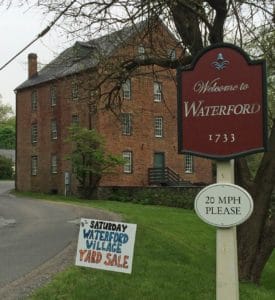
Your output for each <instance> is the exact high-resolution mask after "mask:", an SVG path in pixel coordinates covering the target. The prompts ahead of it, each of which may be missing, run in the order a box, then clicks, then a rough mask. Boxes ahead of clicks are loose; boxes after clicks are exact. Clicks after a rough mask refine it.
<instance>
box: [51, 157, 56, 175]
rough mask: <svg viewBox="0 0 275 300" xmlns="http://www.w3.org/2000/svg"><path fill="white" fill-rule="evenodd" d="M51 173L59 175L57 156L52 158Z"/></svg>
mask: <svg viewBox="0 0 275 300" xmlns="http://www.w3.org/2000/svg"><path fill="white" fill-rule="evenodd" d="M51 173H52V174H57V155H55V154H53V155H52V157H51Z"/></svg>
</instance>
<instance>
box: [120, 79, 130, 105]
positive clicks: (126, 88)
mask: <svg viewBox="0 0 275 300" xmlns="http://www.w3.org/2000/svg"><path fill="white" fill-rule="evenodd" d="M122 97H123V99H127V100H130V99H131V81H130V79H127V80H126V81H125V82H124V83H123V84H122Z"/></svg>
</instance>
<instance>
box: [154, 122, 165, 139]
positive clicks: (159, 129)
mask: <svg viewBox="0 0 275 300" xmlns="http://www.w3.org/2000/svg"><path fill="white" fill-rule="evenodd" d="M162 136H163V118H162V117H156V118H155V137H162Z"/></svg>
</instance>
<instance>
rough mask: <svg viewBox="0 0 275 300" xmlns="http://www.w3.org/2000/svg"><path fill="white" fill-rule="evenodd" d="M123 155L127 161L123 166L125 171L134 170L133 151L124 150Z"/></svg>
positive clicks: (130, 171)
mask: <svg viewBox="0 0 275 300" xmlns="http://www.w3.org/2000/svg"><path fill="white" fill-rule="evenodd" d="M122 157H123V159H124V161H125V162H124V166H123V172H124V173H132V171H133V164H132V152H131V151H124V152H123V153H122Z"/></svg>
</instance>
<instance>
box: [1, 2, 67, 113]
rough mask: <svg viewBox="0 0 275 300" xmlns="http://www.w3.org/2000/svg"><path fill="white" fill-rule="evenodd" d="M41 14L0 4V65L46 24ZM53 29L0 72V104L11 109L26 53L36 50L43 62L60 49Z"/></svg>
mask: <svg viewBox="0 0 275 300" xmlns="http://www.w3.org/2000/svg"><path fill="white" fill-rule="evenodd" d="M47 25H48V22H47V21H46V20H45V18H44V16H43V15H42V14H41V13H40V12H39V11H35V10H27V9H24V8H10V9H9V10H6V9H5V8H3V7H0V45H1V51H0V67H2V66H3V65H4V64H5V63H6V62H7V61H8V60H9V59H10V58H11V57H13V56H14V55H15V54H17V53H18V52H19V51H20V50H21V49H23V48H24V47H25V46H26V45H27V44H28V43H29V42H31V41H32V40H33V39H34V38H35V37H36V36H37V35H38V34H39V33H40V32H41V31H42V30H43V29H44V28H45V27H46V26H47ZM64 41H65V39H64V38H62V36H61V35H60V34H58V33H57V31H56V30H52V31H50V32H48V33H47V34H46V36H44V37H43V38H41V39H39V40H38V41H36V42H35V43H34V44H32V45H31V46H30V47H29V48H28V49H26V50H25V51H24V52H23V53H22V54H20V55H19V56H18V57H17V58H16V59H15V60H14V61H13V62H11V63H10V64H9V65H8V66H6V67H5V68H4V69H3V70H1V71H0V94H1V95H2V99H1V98H0V100H1V101H2V103H7V104H10V105H11V106H12V107H13V109H14V110H15V93H14V89H15V88H16V87H17V86H18V85H19V84H21V83H22V82H23V81H25V80H26V79H27V56H28V53H31V52H32V53H36V54H37V55H38V62H39V63H42V64H46V63H48V62H49V61H51V60H52V59H53V58H54V57H55V56H56V55H57V54H58V53H60V52H61V51H62V50H63V49H64V48H67V47H69V46H70V44H69V43H66V42H64Z"/></svg>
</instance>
